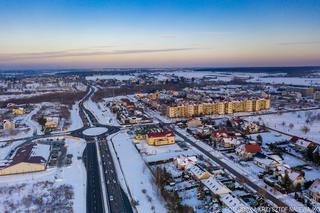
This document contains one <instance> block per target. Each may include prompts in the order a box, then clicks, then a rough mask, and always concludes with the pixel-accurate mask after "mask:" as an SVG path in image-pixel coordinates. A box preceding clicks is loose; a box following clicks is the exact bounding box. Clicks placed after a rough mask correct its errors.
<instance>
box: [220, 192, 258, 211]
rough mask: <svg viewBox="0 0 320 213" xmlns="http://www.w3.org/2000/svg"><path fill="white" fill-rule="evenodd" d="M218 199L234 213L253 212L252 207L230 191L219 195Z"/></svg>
mask: <svg viewBox="0 0 320 213" xmlns="http://www.w3.org/2000/svg"><path fill="white" fill-rule="evenodd" d="M220 200H221V201H222V202H223V203H224V204H225V205H226V206H227V207H229V208H230V209H231V210H232V211H233V212H234V213H254V211H253V209H252V208H251V207H250V206H248V205H247V204H245V203H244V202H242V201H241V200H239V199H238V198H236V197H234V196H233V195H232V194H230V193H228V194H222V195H220Z"/></svg>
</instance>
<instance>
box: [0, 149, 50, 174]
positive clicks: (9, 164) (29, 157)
mask: <svg viewBox="0 0 320 213" xmlns="http://www.w3.org/2000/svg"><path fill="white" fill-rule="evenodd" d="M49 154H50V146H49V145H43V144H34V143H31V144H27V145H24V146H22V147H20V148H18V149H17V151H16V153H15V155H14V157H13V158H11V159H8V160H7V159H6V160H2V161H0V176H2V175H12V174H21V173H29V172H39V171H43V170H45V169H46V163H47V159H48V158H49Z"/></svg>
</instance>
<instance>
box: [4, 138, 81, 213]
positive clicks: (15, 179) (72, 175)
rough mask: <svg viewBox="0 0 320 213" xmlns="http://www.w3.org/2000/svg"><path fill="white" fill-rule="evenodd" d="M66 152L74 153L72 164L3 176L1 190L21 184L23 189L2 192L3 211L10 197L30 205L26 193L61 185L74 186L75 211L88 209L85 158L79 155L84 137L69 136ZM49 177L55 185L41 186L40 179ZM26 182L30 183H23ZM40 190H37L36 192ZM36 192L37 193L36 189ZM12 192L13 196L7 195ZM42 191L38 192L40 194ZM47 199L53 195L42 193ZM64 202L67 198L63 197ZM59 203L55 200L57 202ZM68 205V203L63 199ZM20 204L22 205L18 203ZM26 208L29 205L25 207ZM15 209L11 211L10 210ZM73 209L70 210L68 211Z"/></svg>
mask: <svg viewBox="0 0 320 213" xmlns="http://www.w3.org/2000/svg"><path fill="white" fill-rule="evenodd" d="M66 146H67V154H73V158H72V164H71V165H70V166H68V167H62V168H50V169H47V170H46V171H43V172H37V173H28V174H19V175H9V176H1V177H0V191H1V188H3V187H6V186H14V188H16V187H20V191H5V194H3V196H0V212H4V210H3V209H1V208H5V205H3V204H4V203H5V202H7V201H8V199H10V202H13V203H15V204H16V205H17V206H20V205H21V207H22V205H27V203H23V202H26V201H25V199H24V197H25V196H27V195H30V196H34V195H35V196H34V197H35V198H39V197H42V196H43V195H45V192H46V190H53V191H56V189H59V187H61V186H62V185H66V186H71V188H72V192H73V193H74V196H73V199H72V208H73V212H80V213H81V212H86V179H87V175H86V169H85V166H84V164H83V162H82V159H78V157H79V156H82V153H83V150H84V148H85V146H86V143H85V142H84V141H83V140H82V139H76V138H70V137H66ZM44 181H49V182H52V183H53V185H50V187H49V186H47V187H44V188H42V187H41V182H44ZM23 184H27V186H24V187H23ZM36 191H38V192H39V193H38V192H36ZM35 192H36V193H35ZM9 193H11V194H10V197H9V196H8V195H9ZM38 195H39V196H38ZM42 198H44V199H50V197H47V198H46V197H44V196H43V197H42ZM61 202H64V200H62V201H61ZM54 203H55V204H57V203H56V202H54ZM62 204H63V205H65V203H62ZM19 208H20V207H19ZM24 209H28V208H25V207H24ZM10 212H12V211H10ZM69 212H70V211H69Z"/></svg>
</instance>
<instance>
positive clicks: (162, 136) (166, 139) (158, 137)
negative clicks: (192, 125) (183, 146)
mask: <svg viewBox="0 0 320 213" xmlns="http://www.w3.org/2000/svg"><path fill="white" fill-rule="evenodd" d="M146 140H147V143H148V144H149V145H151V146H162V145H169V144H174V143H175V142H176V136H175V135H174V133H173V132H172V131H165V132H150V133H148V134H147V136H146Z"/></svg>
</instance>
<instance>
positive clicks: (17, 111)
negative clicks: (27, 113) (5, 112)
mask: <svg viewBox="0 0 320 213" xmlns="http://www.w3.org/2000/svg"><path fill="white" fill-rule="evenodd" d="M12 114H13V115H23V114H24V109H23V108H22V107H19V108H16V109H12Z"/></svg>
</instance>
